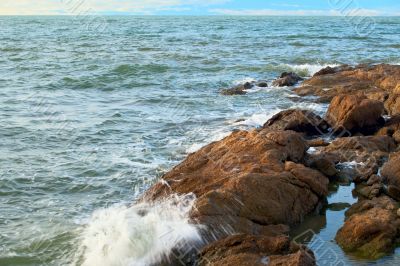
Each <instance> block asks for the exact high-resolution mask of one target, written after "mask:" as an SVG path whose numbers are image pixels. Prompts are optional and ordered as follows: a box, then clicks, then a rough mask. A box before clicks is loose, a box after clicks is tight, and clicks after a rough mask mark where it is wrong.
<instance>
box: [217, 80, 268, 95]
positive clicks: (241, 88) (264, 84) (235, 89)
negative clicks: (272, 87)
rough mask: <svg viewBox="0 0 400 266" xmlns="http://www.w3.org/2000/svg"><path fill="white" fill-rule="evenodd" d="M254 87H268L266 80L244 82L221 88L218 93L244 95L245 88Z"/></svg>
mask: <svg viewBox="0 0 400 266" xmlns="http://www.w3.org/2000/svg"><path fill="white" fill-rule="evenodd" d="M254 87H260V88H266V87H268V82H267V81H265V80H259V81H251V82H245V83H243V84H239V85H236V86H233V87H232V88H229V89H221V91H220V93H221V94H222V95H244V94H246V93H247V90H250V89H252V88H254Z"/></svg>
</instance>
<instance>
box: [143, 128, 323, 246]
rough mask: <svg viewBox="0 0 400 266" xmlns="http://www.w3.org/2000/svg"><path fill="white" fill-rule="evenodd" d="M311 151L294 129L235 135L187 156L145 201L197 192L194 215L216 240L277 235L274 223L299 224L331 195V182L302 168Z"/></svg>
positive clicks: (241, 132) (148, 194)
mask: <svg viewBox="0 0 400 266" xmlns="http://www.w3.org/2000/svg"><path fill="white" fill-rule="evenodd" d="M307 149H308V147H307V145H306V142H305V140H304V139H303V138H302V137H301V135H299V134H298V133H296V132H293V131H270V130H268V129H264V130H262V131H257V130H253V131H250V132H246V131H237V132H234V133H232V134H231V135H230V136H228V137H226V138H225V139H223V140H221V141H219V142H215V143H212V144H210V145H208V146H206V147H204V148H203V149H201V150H200V151H198V152H196V153H194V154H191V155H189V156H188V158H187V159H186V160H185V161H184V162H182V163H181V164H180V165H178V166H177V167H175V168H174V169H173V170H172V171H170V172H169V173H167V174H166V175H164V176H163V180H164V182H162V183H161V182H160V183H158V184H156V185H155V186H153V187H152V188H151V189H150V190H149V191H148V192H147V193H146V195H145V198H146V199H148V200H153V201H154V200H159V199H162V198H164V197H168V196H169V195H171V194H175V193H176V194H187V193H194V194H195V195H196V196H197V201H196V203H195V208H194V209H193V211H192V214H191V217H192V219H193V220H194V221H196V222H198V223H201V224H203V225H206V226H208V228H209V229H210V230H209V231H208V232H205V234H204V235H205V237H206V238H208V235H207V234H210V235H213V237H210V239H213V240H215V238H214V236H216V237H217V238H221V237H225V236H226V235H227V234H231V233H233V232H236V233H246V234H260V233H263V232H264V233H265V232H266V231H269V232H271V231H279V230H278V229H276V228H277V226H276V225H279V224H287V225H292V224H296V223H299V222H300V221H302V219H303V218H304V216H305V215H306V214H308V213H310V212H313V211H314V210H315V209H316V208H317V207H319V206H320V203H321V201H322V200H323V198H324V196H325V195H326V193H327V184H328V179H327V178H326V177H325V176H323V175H322V174H321V173H320V172H318V171H315V170H313V169H310V168H307V167H305V166H303V165H301V164H300V163H301V161H303V159H304V156H305V154H306V150H307ZM282 195H285V197H282ZM271 226H272V227H271Z"/></svg>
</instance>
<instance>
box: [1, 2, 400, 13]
mask: <svg viewBox="0 0 400 266" xmlns="http://www.w3.org/2000/svg"><path fill="white" fill-rule="evenodd" d="M88 14H90V15H95V14H101V15H131V14H132V15H265V16H271V15H275V16H284V15H292V16H302V15H304V16H310V15H313V16H344V15H352V16H399V15H400V1H399V0H379V1H377V0H302V1H294V0H286V1H277V0H0V15H88Z"/></svg>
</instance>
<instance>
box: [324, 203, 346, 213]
mask: <svg viewBox="0 0 400 266" xmlns="http://www.w3.org/2000/svg"><path fill="white" fill-rule="evenodd" d="M350 207H351V205H350V204H349V203H347V202H343V203H331V204H329V205H328V206H327V209H328V210H331V211H334V212H338V211H343V210H345V209H347V208H350Z"/></svg>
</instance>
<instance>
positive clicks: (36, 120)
mask: <svg viewBox="0 0 400 266" xmlns="http://www.w3.org/2000/svg"><path fill="white" fill-rule="evenodd" d="M105 22H106V27H105V28H104V30H103V31H101V32H98V31H95V30H93V28H90V27H89V29H88V28H87V21H85V19H83V20H82V19H77V18H73V17H0V55H1V56H0V117H1V119H0V142H1V145H0V265H46V264H47V265H66V264H85V263H86V265H93V263H91V262H92V261H93V260H89V259H87V257H88V256H89V255H88V254H90V255H91V256H94V257H96V254H97V253H96V251H99V252H101V253H102V254H97V256H98V257H100V258H101V257H102V256H104V257H106V258H107V259H110V260H112V258H114V259H115V261H114V264H115V265H140V263H138V259H137V257H138V256H139V257H140V256H142V255H143V254H140V253H138V254H136V253H135V255H132V254H130V253H129V252H131V251H132V249H134V250H135V247H132V246H129V243H130V242H129V241H128V242H124V241H122V240H121V236H124V235H128V236H129V237H134V236H135V234H136V233H137V232H134V233H132V232H131V231H129V230H130V228H132V226H130V225H132V223H134V224H136V223H135V222H137V220H134V219H133V218H132V217H131V216H130V215H129V213H128V214H127V213H126V212H125V210H124V209H123V207H121V205H122V206H124V205H126V204H129V203H131V202H133V201H134V200H135V199H136V198H137V197H138V196H139V195H140V194H141V193H142V192H143V191H144V190H145V189H146V188H148V187H149V186H151V185H152V184H154V183H155V182H156V181H157V180H158V177H160V176H161V175H162V174H163V173H165V172H166V171H168V169H170V168H171V167H172V166H173V165H176V164H177V163H178V162H179V161H181V160H182V159H183V158H184V157H185V156H186V155H187V153H188V152H191V151H195V150H196V149H197V148H199V147H201V146H202V145H204V144H206V143H208V142H210V141H212V140H216V139H220V138H221V137H223V136H224V135H226V134H228V133H229V132H230V131H231V130H233V129H237V128H242V129H246V128H249V127H254V126H260V125H262V124H263V123H264V122H265V121H266V120H267V119H268V117H270V116H272V115H273V114H275V113H276V112H278V111H280V110H282V109H286V108H291V107H307V108H311V109H315V110H316V111H317V112H320V113H322V112H323V111H324V110H325V108H326V106H322V105H316V104H315V105H313V104H306V103H299V102H293V101H292V100H291V97H292V96H293V94H292V92H291V90H290V88H286V89H278V88H271V87H270V88H265V89H259V90H253V91H251V92H250V93H249V94H248V95H246V96H241V97H225V96H221V95H219V94H218V90H219V89H220V88H221V87H225V86H230V85H233V84H235V83H238V82H240V81H244V80H249V79H267V80H269V81H271V80H272V79H274V78H275V77H276V76H278V75H279V74H280V73H281V72H283V71H297V72H299V73H300V74H302V75H303V76H309V75H311V74H312V73H314V72H315V71H317V70H319V69H320V68H321V67H323V66H325V65H336V64H341V63H348V64H354V63H373V62H386V63H394V64H397V63H399V62H400V60H399V56H398V55H399V52H400V47H399V43H400V38H399V33H400V19H399V18H376V27H375V30H374V32H373V33H372V34H370V35H367V36H359V35H358V34H357V32H356V30H355V29H354V28H353V26H352V25H351V23H349V21H348V20H347V19H346V18H318V17H315V18H314V17H307V18H296V17H291V18H288V17H246V18H239V17H236V18H235V17H106V18H105ZM238 119H243V121H242V122H236V121H237V120H238ZM93 213H94V215H93ZM331 214H332V216H330V215H331ZM157 215H159V213H158V212H156V215H155V217H157ZM338 215H339V216H336V214H335V213H327V221H336V220H337V221H339V220H340V219H341V218H340V217H342V214H338ZM161 216H162V215H161ZM178 216H179V215H178ZM113 217H121V219H119V220H118V221H117V220H113V219H112V218H113ZM162 217H164V216H162ZM137 219H140V218H137ZM133 220H134V221H133ZM161 220H162V219H161ZM170 220H171V218H170V217H169V218H168V221H170ZM172 220H174V219H172ZM119 221H122V223H123V224H119ZM174 221H175V220H174ZM124 222H126V223H124ZM143 223H144V222H143V221H141V222H139V223H138V224H139V225H140V226H142V227H140V226H138V228H141V229H143V226H144V225H143ZM328 224H329V222H328ZM157 226H158V225H157ZM157 226H155V227H154V228H158V227H157ZM107 227H110V228H114V229H115V230H114V231H112V232H108V231H107V232H106V233H104V235H102V236H104V237H102V238H101V239H100V238H96V236H98V234H97V233H96V232H98V231H96V230H97V229H99V230H100V231H101V230H103V229H104V228H107ZM144 227H145V226H144ZM88 228H89V229H88ZM91 229H92V230H93V232H94V233H93V234H90V233H88V230H89V232H92V231H91ZM146 229H148V228H146ZM142 231H143V232H147V231H146V230H142ZM161 231H162V230H161ZM322 231H323V230H322ZM328 231H329V234H327V235H325V236H324V238H326V239H333V237H334V234H333V231H332V230H328ZM139 236H141V235H140V234H139ZM107 237H108V238H107ZM92 240H93V241H92ZM153 240H154V239H153ZM104 243H108V244H107V245H108V246H107V245H106V244H104ZM110 243H111V244H110ZM114 243H118V245H117V246H118V247H119V250H120V251H121V250H122V251H123V252H124V253H123V254H121V253H118V252H117V251H115V250H114V251H112V250H111V251H110V250H108V251H107V252H105V251H104V250H102V249H101V248H102V247H104V246H107V247H109V246H110V245H111V246H112V245H113V244H114ZM126 243H127V245H125V246H124V244H126ZM146 243H147V242H146ZM153 244H154V243H153ZM89 245H93V246H92V247H90V246H89ZM138 245H139V244H138ZM99 247H100V248H99ZM143 247H145V248H143ZM152 247H153V246H152V244H151V241H150V244H149V245H144V246H141V245H139V246H138V247H136V248H137V249H139V248H143V250H146V248H148V249H150V248H152ZM88 250H89V251H88ZM113 252H114V253H113ZM104 253H107V254H106V255H104ZM133 253H134V252H133ZM135 256H136V257H135ZM342 256H346V255H343V254H342ZM116 257H124V258H130V257H133V259H131V260H123V261H122V260H120V259H119V258H118V259H116ZM352 261H353V262H354V260H352ZM141 263H142V262H141ZM358 263H359V262H357V261H355V262H354V265H359V264H358ZM103 264H104V265H113V264H112V263H111V262H110V261H108V260H104V261H103ZM142 264H143V263H142ZM144 264H145V263H144ZM360 265H361V264H360Z"/></svg>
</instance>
